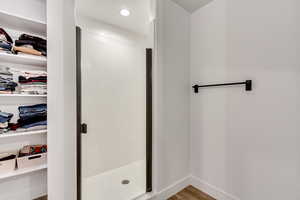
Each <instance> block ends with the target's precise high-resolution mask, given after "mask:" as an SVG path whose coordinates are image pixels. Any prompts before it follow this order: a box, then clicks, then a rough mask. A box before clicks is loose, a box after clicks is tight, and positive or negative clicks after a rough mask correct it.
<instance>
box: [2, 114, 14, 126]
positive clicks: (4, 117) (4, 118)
mask: <svg viewBox="0 0 300 200" xmlns="http://www.w3.org/2000/svg"><path fill="white" fill-rule="evenodd" d="M13 116H14V115H13V114H12V113H6V112H1V111H0V123H5V122H9V121H10V120H11V118H12V117H13Z"/></svg>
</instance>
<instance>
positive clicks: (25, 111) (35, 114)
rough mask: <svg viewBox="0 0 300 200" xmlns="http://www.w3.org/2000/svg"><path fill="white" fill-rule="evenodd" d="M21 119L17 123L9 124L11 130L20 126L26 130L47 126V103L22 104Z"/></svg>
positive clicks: (20, 109) (20, 108)
mask: <svg viewBox="0 0 300 200" xmlns="http://www.w3.org/2000/svg"><path fill="white" fill-rule="evenodd" d="M18 109H19V117H20V118H19V119H18V122H17V123H15V124H9V128H10V130H17V129H19V128H22V129H26V130H40V129H45V128H46V126H47V104H37V105H32V106H20V107H19V108H18Z"/></svg>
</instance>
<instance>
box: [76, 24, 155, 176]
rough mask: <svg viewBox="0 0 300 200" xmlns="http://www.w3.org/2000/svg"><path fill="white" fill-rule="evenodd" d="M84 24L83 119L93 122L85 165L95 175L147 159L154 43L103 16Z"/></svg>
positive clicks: (85, 142)
mask: <svg viewBox="0 0 300 200" xmlns="http://www.w3.org/2000/svg"><path fill="white" fill-rule="evenodd" d="M79 24H81V25H80V26H81V27H82V117H83V119H82V120H83V122H84V123H87V124H88V134H87V135H85V136H83V137H82V159H83V161H82V163H83V166H82V168H83V169H82V170H83V176H84V177H91V176H96V175H99V174H101V173H103V172H106V171H109V170H113V169H117V168H120V167H122V166H125V165H128V164H131V163H133V162H136V161H144V162H146V104H145V103H146V91H145V88H146V48H147V47H148V46H147V38H146V37H144V36H142V35H138V34H134V33H131V32H128V31H126V30H123V29H120V28H117V27H114V26H109V25H107V24H104V23H102V22H97V21H94V20H89V19H86V18H85V20H82V19H81V20H80V23H79ZM150 47H151V46H150ZM95 52H96V53H95ZM144 171H145V170H144ZM145 173H146V171H145V172H144V174H145Z"/></svg>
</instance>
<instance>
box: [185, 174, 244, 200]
mask: <svg viewBox="0 0 300 200" xmlns="http://www.w3.org/2000/svg"><path fill="white" fill-rule="evenodd" d="M190 184H191V185H192V186H194V187H195V188H197V189H199V190H201V191H202V192H205V193H206V194H208V195H210V196H212V197H214V198H216V199H217V200H240V199H239V198H237V197H235V196H233V195H231V194H228V193H227V192H225V191H223V190H221V189H219V188H217V187H215V186H213V185H210V184H209V183H207V182H205V181H202V180H200V179H198V178H197V177H194V176H192V177H191V178H190Z"/></svg>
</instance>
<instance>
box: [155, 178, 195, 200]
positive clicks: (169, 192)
mask: <svg viewBox="0 0 300 200" xmlns="http://www.w3.org/2000/svg"><path fill="white" fill-rule="evenodd" d="M190 183H191V176H186V177H185V178H183V179H181V180H179V181H177V182H175V183H174V184H172V185H170V186H169V187H167V188H165V189H163V190H162V191H160V192H158V193H157V194H156V195H154V197H152V198H151V200H166V199H168V198H169V197H171V196H173V195H174V194H176V193H177V192H179V191H180V190H183V189H184V188H186V187H187V186H189V185H190Z"/></svg>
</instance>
